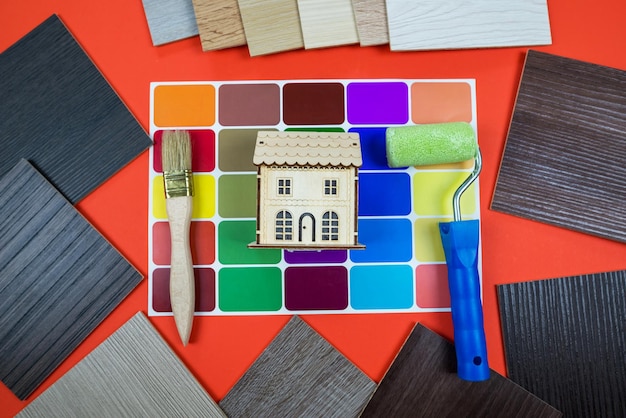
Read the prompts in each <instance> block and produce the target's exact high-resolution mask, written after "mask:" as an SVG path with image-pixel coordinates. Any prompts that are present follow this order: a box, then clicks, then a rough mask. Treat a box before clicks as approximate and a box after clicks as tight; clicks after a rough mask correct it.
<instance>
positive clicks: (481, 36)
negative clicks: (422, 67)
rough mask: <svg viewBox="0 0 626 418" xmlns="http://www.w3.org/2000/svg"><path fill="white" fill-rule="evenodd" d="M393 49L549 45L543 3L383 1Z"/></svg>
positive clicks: (523, 0)
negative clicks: (385, 6)
mask: <svg viewBox="0 0 626 418" xmlns="http://www.w3.org/2000/svg"><path fill="white" fill-rule="evenodd" d="M387 18H388V24H389V39H390V46H391V49H392V50H394V51H408V50H427V49H462V48H488V47H506V46H522V45H549V44H551V43H552V37H551V34H550V21H549V17H548V5H547V0H474V1H461V2H460V1H456V0H420V1H415V0H387Z"/></svg>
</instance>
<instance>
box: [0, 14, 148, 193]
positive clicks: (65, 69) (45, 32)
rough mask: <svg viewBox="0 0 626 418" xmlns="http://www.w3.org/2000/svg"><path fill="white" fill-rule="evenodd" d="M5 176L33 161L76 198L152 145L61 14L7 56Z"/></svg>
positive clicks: (2, 57)
mask: <svg viewBox="0 0 626 418" xmlns="http://www.w3.org/2000/svg"><path fill="white" fill-rule="evenodd" d="M0 74H2V76H1V77H0V97H1V98H2V99H1V100H0V148H1V149H2V152H0V176H2V175H3V174H4V173H6V172H8V171H9V170H10V169H11V168H12V167H13V166H14V165H15V164H17V162H18V161H19V159H20V158H25V159H27V160H29V161H30V162H31V163H32V164H33V165H34V166H35V167H36V168H37V169H38V170H39V171H40V172H41V173H42V174H44V176H46V177H47V178H48V180H50V181H51V182H52V183H53V184H54V186H55V187H56V188H57V189H58V190H59V191H60V192H61V193H63V195H64V196H65V197H67V198H68V199H69V200H70V201H71V202H72V203H76V202H77V201H79V200H81V199H82V198H83V197H85V196H86V195H87V194H88V193H89V192H91V191H92V190H93V189H95V188H96V187H97V186H99V185H100V184H101V183H103V182H104V181H105V180H106V179H108V178H109V177H110V176H111V175H113V174H114V173H116V172H117V171H118V170H119V169H121V168H122V167H123V166H125V165H126V164H127V163H128V162H130V161H131V160H132V159H134V158H135V157H136V156H137V155H139V154H140V153H141V152H142V151H144V150H146V149H147V148H148V147H149V146H150V145H151V143H152V141H151V140H150V138H149V137H148V135H147V134H146V132H145V131H144V130H143V129H142V128H141V126H140V125H139V123H138V122H137V120H136V119H135V118H134V117H133V115H132V114H131V113H130V112H129V110H128V108H127V107H126V106H125V105H124V103H122V101H121V100H120V98H119V97H118V96H117V94H116V93H115V92H114V91H113V89H112V88H111V86H110V85H109V83H108V82H107V81H106V80H105V79H104V77H103V76H102V74H101V73H100V72H99V70H98V69H97V68H96V66H95V65H94V64H93V62H92V61H91V60H90V59H89V57H88V56H87V55H86V54H85V52H84V51H83V50H82V48H81V47H80V45H79V44H78V43H77V42H76V40H75V39H74V38H73V37H72V35H71V34H70V32H69V31H68V30H67V29H66V28H65V26H64V25H63V23H62V22H61V20H60V19H59V18H58V17H57V16H56V15H53V16H51V17H50V18H48V19H47V20H46V21H44V22H43V23H41V24H40V25H39V26H38V27H36V28H35V29H34V30H33V31H31V32H30V33H28V34H27V35H26V36H24V37H23V38H22V39H20V40H19V41H18V42H16V43H15V44H14V45H13V46H11V47H9V48H8V49H7V50H6V51H4V52H3V53H2V54H0Z"/></svg>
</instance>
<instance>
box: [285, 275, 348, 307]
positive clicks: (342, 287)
mask: <svg viewBox="0 0 626 418" xmlns="http://www.w3.org/2000/svg"><path fill="white" fill-rule="evenodd" d="M285 307H286V308H287V309H288V310H290V311H307V310H342V309H346V308H347V307H348V270H346V268H345V267H342V266H324V267H288V268H287V269H286V270H285Z"/></svg>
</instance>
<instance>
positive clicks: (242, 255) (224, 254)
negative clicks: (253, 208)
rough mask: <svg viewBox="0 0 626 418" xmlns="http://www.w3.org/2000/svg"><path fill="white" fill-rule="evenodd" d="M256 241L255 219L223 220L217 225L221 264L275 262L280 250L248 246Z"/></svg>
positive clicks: (280, 254) (278, 260)
mask: <svg viewBox="0 0 626 418" xmlns="http://www.w3.org/2000/svg"><path fill="white" fill-rule="evenodd" d="M251 242H256V221H224V222H220V224H219V226H218V258H219V260H220V262H221V263H222V264H276V263H278V262H280V260H281V257H282V250H280V249H267V248H248V244H250V243H251Z"/></svg>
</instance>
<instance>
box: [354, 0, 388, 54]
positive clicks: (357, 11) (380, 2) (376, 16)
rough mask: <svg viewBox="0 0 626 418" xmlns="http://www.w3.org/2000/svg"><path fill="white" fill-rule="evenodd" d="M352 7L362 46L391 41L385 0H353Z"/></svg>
mask: <svg viewBox="0 0 626 418" xmlns="http://www.w3.org/2000/svg"><path fill="white" fill-rule="evenodd" d="M352 9H353V10H354V19H355V20H356V28H357V32H358V34H359V43H360V44H361V46H373V45H384V44H388V43H389V29H388V27H387V6H386V4H385V0H352Z"/></svg>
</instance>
